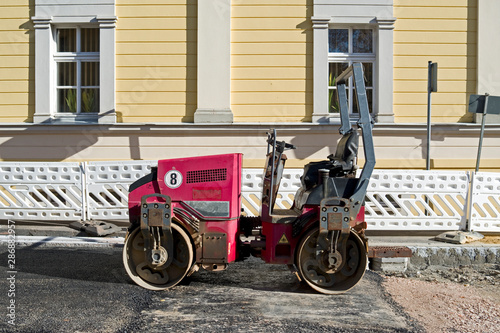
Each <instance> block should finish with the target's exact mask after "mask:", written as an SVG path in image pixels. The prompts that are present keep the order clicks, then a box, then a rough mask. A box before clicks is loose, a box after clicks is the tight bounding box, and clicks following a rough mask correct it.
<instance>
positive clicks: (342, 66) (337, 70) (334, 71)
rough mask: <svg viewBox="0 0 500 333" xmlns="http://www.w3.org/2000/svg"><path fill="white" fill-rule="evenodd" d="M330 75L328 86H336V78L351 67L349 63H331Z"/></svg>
mask: <svg viewBox="0 0 500 333" xmlns="http://www.w3.org/2000/svg"><path fill="white" fill-rule="evenodd" d="M329 65H330V66H329V67H330V68H329V69H330V70H329V74H328V86H330V87H332V86H335V83H336V78H337V76H339V75H340V74H342V72H343V71H345V70H346V69H347V67H349V64H348V63H347V62H331V63H330V64H329Z"/></svg>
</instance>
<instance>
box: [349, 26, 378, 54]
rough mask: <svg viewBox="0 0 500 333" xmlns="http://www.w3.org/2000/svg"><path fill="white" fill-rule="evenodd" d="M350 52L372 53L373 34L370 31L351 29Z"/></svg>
mask: <svg viewBox="0 0 500 333" xmlns="http://www.w3.org/2000/svg"><path fill="white" fill-rule="evenodd" d="M352 52H353V53H373V32H372V30H371V29H353V31H352Z"/></svg>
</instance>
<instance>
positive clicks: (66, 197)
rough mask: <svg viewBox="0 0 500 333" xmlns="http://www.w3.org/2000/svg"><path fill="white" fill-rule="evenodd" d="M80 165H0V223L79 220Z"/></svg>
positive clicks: (82, 200) (81, 212) (82, 203)
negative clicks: (2, 221) (4, 220)
mask: <svg viewBox="0 0 500 333" xmlns="http://www.w3.org/2000/svg"><path fill="white" fill-rule="evenodd" d="M84 187H85V180H84V178H83V172H82V165H81V164H80V163H31V162H28V163H26V162H24V163H11V162H2V163H0V219H12V220H14V219H18V220H83V219H85V218H86V215H85V212H86V210H85V209H84V207H85V198H86V196H85V190H84Z"/></svg>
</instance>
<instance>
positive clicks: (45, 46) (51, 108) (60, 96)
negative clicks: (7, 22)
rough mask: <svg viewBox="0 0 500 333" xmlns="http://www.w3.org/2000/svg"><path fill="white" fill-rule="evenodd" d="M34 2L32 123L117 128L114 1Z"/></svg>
mask: <svg viewBox="0 0 500 333" xmlns="http://www.w3.org/2000/svg"><path fill="white" fill-rule="evenodd" d="M33 2H34V4H35V16H33V17H32V18H31V20H32V21H33V26H34V28H35V114H34V115H33V122H35V123H39V124H53V123H102V124H105V123H107V124H110V123H115V122H116V111H115V78H116V73H115V67H116V64H115V60H116V59H115V53H116V52H115V40H116V38H115V30H116V20H117V17H116V14H115V0H105V1H103V0H85V1H84V3H82V2H81V1H68V0H65V1H54V0H33Z"/></svg>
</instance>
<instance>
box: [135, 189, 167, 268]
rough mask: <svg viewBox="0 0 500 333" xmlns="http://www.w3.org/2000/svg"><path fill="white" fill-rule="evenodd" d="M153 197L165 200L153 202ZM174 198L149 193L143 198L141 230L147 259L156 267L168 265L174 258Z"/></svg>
mask: <svg viewBox="0 0 500 333" xmlns="http://www.w3.org/2000/svg"><path fill="white" fill-rule="evenodd" d="M151 197H156V198H162V199H163V200H164V201H165V202H151V203H148V202H147V199H148V198H151ZM171 225H172V199H171V198H170V197H169V196H168V195H164V194H159V193H155V194H148V195H145V196H143V197H142V198H141V232H142V236H143V238H144V251H145V252H146V253H145V255H146V261H147V262H148V263H149V264H151V265H153V266H156V267H160V266H168V265H170V263H171V262H172V259H173V253H174V252H173V251H174V241H173V236H172V228H171Z"/></svg>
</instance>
